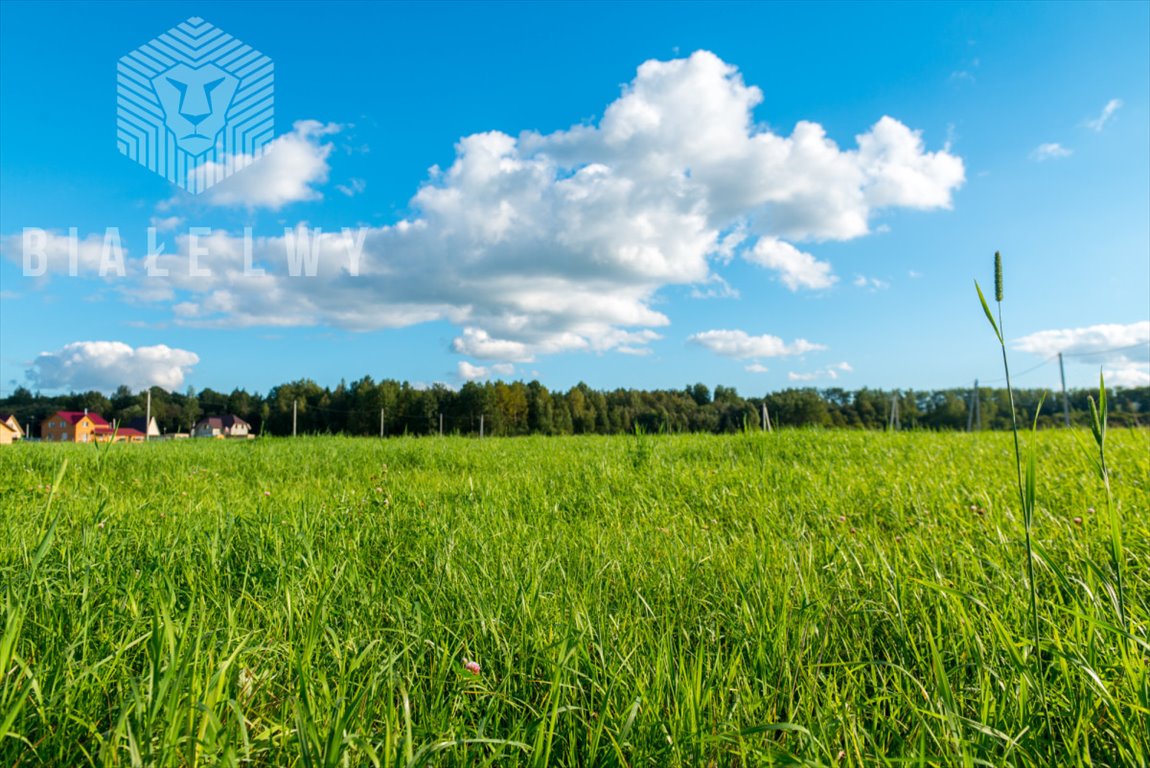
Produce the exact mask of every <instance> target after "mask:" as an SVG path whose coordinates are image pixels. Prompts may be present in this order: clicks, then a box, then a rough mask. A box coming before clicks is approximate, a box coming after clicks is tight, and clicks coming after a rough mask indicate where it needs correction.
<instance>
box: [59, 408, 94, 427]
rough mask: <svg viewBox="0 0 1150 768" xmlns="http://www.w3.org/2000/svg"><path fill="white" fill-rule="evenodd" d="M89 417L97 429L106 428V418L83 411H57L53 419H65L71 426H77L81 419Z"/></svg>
mask: <svg viewBox="0 0 1150 768" xmlns="http://www.w3.org/2000/svg"><path fill="white" fill-rule="evenodd" d="M85 416H87V417H88V418H89V419H90V420H91V422H92V423H93V424H95V425H96V426H97V427H106V426H108V422H106V421H104V417H103V416H101V415H100V414H98V413H84V412H83V411H57V412H56V415H55V416H53V417H52V418H53V419H59V418H63V419H64V420H66V421H67V422H68V423H69V424H77V423H79V421H80V419H82V418H84V417H85Z"/></svg>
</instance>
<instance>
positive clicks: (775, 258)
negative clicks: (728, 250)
mask: <svg viewBox="0 0 1150 768" xmlns="http://www.w3.org/2000/svg"><path fill="white" fill-rule="evenodd" d="M744 258H746V260H747V261H749V262H751V263H752V264H758V265H760V266H763V267H767V268H768V269H773V270H775V271H777V272H778V273H779V278H780V279H781V280H782V281H783V285H785V286H787V287H788V288H790V289H791V290H792V291H797V290H799V289H800V288H811V289H819V288H830V287H831V286H832V285H834V284H835V281H836V280H838V278H837V277H835V276H834V275H833V274H832V273H831V265H830V264H828V263H827V262H825V261H819V260H818V259H816V258H815V257H814V256H812V255H810V254H809V253H807V252H805V251H800V250H799V249H798V248H796V247H794V246H793V245H791V244H790V243H787V242H784V241H782V240H779V239H777V238H774V237H761V238H759V241H758V242H757V243H755V247H754V248H753V249H752V250H750V251H746V252H744Z"/></svg>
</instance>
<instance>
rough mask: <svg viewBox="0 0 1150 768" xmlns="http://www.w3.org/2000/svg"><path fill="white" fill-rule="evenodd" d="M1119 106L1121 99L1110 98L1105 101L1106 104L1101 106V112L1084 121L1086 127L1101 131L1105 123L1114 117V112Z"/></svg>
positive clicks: (1120, 105)
mask: <svg viewBox="0 0 1150 768" xmlns="http://www.w3.org/2000/svg"><path fill="white" fill-rule="evenodd" d="M1121 107H1122V99H1111V100H1110V101H1108V102H1106V106H1105V107H1103V108H1102V114H1100V115H1098V117H1096V118H1094V119H1092V120H1087V121H1086V127H1087V128H1089V129H1090V130H1092V131H1094V132H1095V133H1102V129H1103V128H1105V127H1106V123H1108V122H1110V118H1112V117H1114V113H1115V112H1117V111H1118V110H1119V108H1121Z"/></svg>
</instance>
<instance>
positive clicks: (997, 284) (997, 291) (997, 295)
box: [994, 251, 1002, 301]
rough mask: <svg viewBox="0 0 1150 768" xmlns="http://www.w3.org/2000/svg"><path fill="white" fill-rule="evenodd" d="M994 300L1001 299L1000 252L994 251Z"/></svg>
mask: <svg viewBox="0 0 1150 768" xmlns="http://www.w3.org/2000/svg"><path fill="white" fill-rule="evenodd" d="M994 300H995V301H1002V254H1001V253H999V252H998V251H995V252H994Z"/></svg>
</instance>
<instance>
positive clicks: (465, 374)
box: [457, 360, 515, 381]
mask: <svg viewBox="0 0 1150 768" xmlns="http://www.w3.org/2000/svg"><path fill="white" fill-rule="evenodd" d="M457 373H458V375H459V378H460V379H462V380H463V381H478V380H480V379H485V380H486V379H490V378H491V377H492V376H493V375H495V376H504V377H507V376H511V375H512V374H513V373H515V366H514V365H511V364H510V363H497V364H495V365H472V364H471V363H469V362H467V361H466V360H460V361H459V365H458V370H457Z"/></svg>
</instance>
